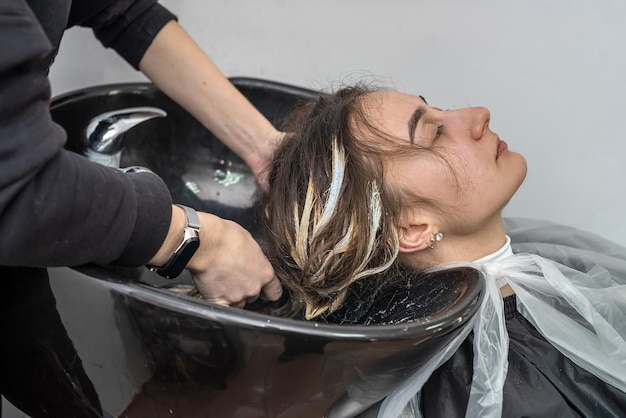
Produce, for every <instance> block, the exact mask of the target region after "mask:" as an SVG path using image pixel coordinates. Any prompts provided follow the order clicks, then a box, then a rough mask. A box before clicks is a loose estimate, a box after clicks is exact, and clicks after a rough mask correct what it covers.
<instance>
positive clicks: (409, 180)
mask: <svg viewBox="0 0 626 418" xmlns="http://www.w3.org/2000/svg"><path fill="white" fill-rule="evenodd" d="M371 99H373V100H371ZM365 109H366V110H365V111H366V113H367V115H368V117H369V118H370V121H371V123H372V124H373V125H374V126H375V127H376V128H379V129H382V130H383V131H384V132H389V133H390V134H391V135H392V136H393V137H395V138H398V139H399V140H401V141H406V143H407V145H409V144H411V143H413V144H415V145H414V146H416V147H418V148H423V149H425V150H426V151H425V152H416V153H408V154H401V155H396V154H394V155H391V154H390V156H389V158H387V159H386V161H385V171H386V175H387V176H388V179H390V181H393V182H397V184H399V185H401V186H403V188H404V189H405V190H408V191H410V192H411V193H413V194H414V195H416V196H419V197H421V198H425V199H428V200H431V201H434V202H437V203H438V204H441V205H443V207H446V208H447V210H448V213H451V214H452V216H448V217H446V216H445V215H444V213H445V211H442V212H441V213H439V214H435V217H439V218H441V219H436V221H437V222H439V223H440V225H439V226H440V227H441V230H444V231H445V232H446V233H450V232H454V231H451V229H453V228H456V229H458V231H456V232H458V233H471V232H472V231H475V230H477V229H476V228H485V227H486V226H488V224H487V223H488V222H490V221H493V220H495V219H498V220H499V219H500V216H501V210H502V208H503V207H504V206H505V205H506V203H507V202H508V201H509V199H510V198H511V197H512V196H513V194H514V193H515V192H516V191H517V189H518V188H519V186H520V185H521V184H522V182H523V181H524V177H525V176H526V160H525V159H524V157H523V156H522V155H521V154H518V153H515V152H512V151H510V150H509V149H508V146H507V144H506V142H504V141H502V140H501V139H500V137H499V136H498V135H497V134H496V133H495V132H492V131H491V130H490V129H489V119H490V114H489V111H488V110H487V109H486V108H482V107H473V108H466V109H458V110H447V111H444V110H441V109H438V108H434V107H431V106H429V105H428V104H427V103H426V102H425V101H424V99H423V98H421V97H419V96H413V95H409V94H403V93H399V92H394V91H381V92H376V93H372V94H371V97H368V98H366V102H365Z"/></svg>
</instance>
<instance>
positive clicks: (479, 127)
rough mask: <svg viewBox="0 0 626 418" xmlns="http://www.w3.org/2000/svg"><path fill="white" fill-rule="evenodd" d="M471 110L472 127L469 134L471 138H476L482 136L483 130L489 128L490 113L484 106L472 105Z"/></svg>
mask: <svg viewBox="0 0 626 418" xmlns="http://www.w3.org/2000/svg"><path fill="white" fill-rule="evenodd" d="M471 110H472V118H473V120H472V122H473V123H472V127H471V130H470V134H471V136H472V138H474V139H476V140H478V139H480V138H482V137H483V135H484V134H485V131H487V129H489V121H490V120H491V113H489V109H487V108H486V107H473V108H471Z"/></svg>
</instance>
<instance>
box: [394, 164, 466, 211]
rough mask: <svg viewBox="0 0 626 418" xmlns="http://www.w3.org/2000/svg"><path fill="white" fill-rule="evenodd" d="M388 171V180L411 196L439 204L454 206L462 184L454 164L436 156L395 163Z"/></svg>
mask: <svg viewBox="0 0 626 418" xmlns="http://www.w3.org/2000/svg"><path fill="white" fill-rule="evenodd" d="M388 171H389V175H390V178H392V179H393V181H394V182H395V183H396V184H398V185H399V186H401V187H402V188H404V189H406V190H407V191H409V192H410V193H411V194H413V195H415V196H416V197H418V198H421V199H427V200H431V201H437V202H441V203H447V204H455V202H456V201H457V200H458V197H459V190H460V189H461V188H462V184H463V183H462V182H459V176H458V174H457V172H458V171H459V170H458V169H456V168H455V167H454V164H450V163H449V162H448V161H446V160H442V159H441V158H440V157H437V156H428V157H420V158H414V159H411V160H410V161H402V162H397V163H395V164H393V166H390V167H389V170H388Z"/></svg>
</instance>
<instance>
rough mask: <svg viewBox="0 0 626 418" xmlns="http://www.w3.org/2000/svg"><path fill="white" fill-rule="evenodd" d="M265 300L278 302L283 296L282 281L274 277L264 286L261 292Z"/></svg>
mask: <svg viewBox="0 0 626 418" xmlns="http://www.w3.org/2000/svg"><path fill="white" fill-rule="evenodd" d="M261 291H262V293H263V296H264V297H265V299H268V300H271V301H277V300H278V299H280V297H281V296H282V295H283V286H282V285H281V284H280V281H279V280H278V279H277V278H276V277H274V278H273V279H272V280H271V281H270V282H269V283H267V284H266V285H265V286H263V289H262V290H261Z"/></svg>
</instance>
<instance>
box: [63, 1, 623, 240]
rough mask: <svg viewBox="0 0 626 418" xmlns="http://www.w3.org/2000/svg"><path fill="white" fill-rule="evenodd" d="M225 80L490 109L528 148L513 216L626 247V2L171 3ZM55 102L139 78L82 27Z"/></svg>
mask: <svg viewBox="0 0 626 418" xmlns="http://www.w3.org/2000/svg"><path fill="white" fill-rule="evenodd" d="M162 2H163V4H165V5H166V6H168V7H169V8H170V9H171V10H172V11H174V12H175V13H177V14H178V16H179V19H180V22H181V23H182V24H183V26H185V27H186V28H187V30H188V31H189V32H190V33H191V34H192V36H193V37H195V39H196V40H197V41H198V43H199V44H200V45H201V46H202V48H203V49H204V50H205V51H206V52H207V53H208V54H209V55H210V56H211V57H212V58H213V59H214V61H215V62H216V63H217V65H218V66H219V67H220V68H221V69H222V70H223V71H224V73H225V74H226V75H228V76H252V77H263V78H269V79H273V80H277V81H282V82H287V83H292V84H297V85H301V86H305V87H312V88H327V87H329V86H331V85H333V83H334V82H335V81H336V80H340V81H346V80H347V79H350V78H352V79H354V78H356V79H360V78H362V77H368V76H375V78H376V79H377V80H382V81H383V82H384V83H385V84H386V85H390V86H392V87H396V88H398V89H401V90H404V91H408V92H412V93H416V94H417V93H419V94H422V95H424V96H425V97H427V98H428V101H429V103H431V104H434V105H436V106H439V107H442V108H455V107H462V106H467V105H484V106H487V107H488V108H489V109H490V110H491V113H492V122H491V126H492V129H493V130H494V131H496V132H498V133H499V135H500V136H501V137H502V138H503V139H505V140H506V141H507V142H508V143H509V147H510V148H511V149H514V150H518V151H520V152H522V153H523V154H524V155H525V156H526V158H527V160H528V165H529V174H528V177H527V179H526V182H525V184H524V185H523V186H522V188H521V190H520V191H519V193H518V194H517V196H516V197H515V198H514V199H513V200H512V201H511V203H510V204H509V206H508V207H507V209H506V212H505V215H507V216H526V217H534V218H543V219H550V220H554V221H558V222H560V223H564V224H568V225H573V226H577V227H580V228H582V229H585V230H589V231H592V232H596V233H598V234H600V235H603V236H605V237H608V238H610V239H612V240H614V241H616V242H619V243H621V244H623V245H626V222H625V221H624V218H623V217H624V216H625V215H626V193H625V191H626V186H624V180H626V164H625V162H626V82H625V81H624V80H625V78H626V25H623V22H624V21H626V2H624V1H622V0H601V1H597V0H551V1H545V0H526V1H523V2H522V1H518V2H511V1H504V0H500V1H498V0H414V1H408V0H406V1H402V0H386V1H384V2H383V1H380V0H344V1H339V0H317V1H303V0H264V1H253V0H230V1H229V0H178V1H174V0H163V1H162ZM51 77H52V81H53V89H54V92H55V94H59V93H62V92H65V91H68V90H73V89H75V88H79V87H82V86H89V85H93V84H102V83H111V82H118V81H133V80H143V78H142V76H141V75H140V74H138V73H136V72H135V71H134V70H132V69H130V68H129V67H127V66H126V64H125V63H124V62H123V61H121V60H120V59H119V58H117V56H116V55H115V54H114V53H113V52H111V51H105V50H103V49H102V48H100V45H99V44H98V43H97V41H95V40H94V39H93V37H92V36H91V34H90V32H89V31H88V30H85V29H72V30H70V31H69V32H68V33H67V34H66V38H65V39H64V43H63V44H62V49H61V53H60V55H59V57H58V59H57V63H56V64H55V67H53V71H52V73H51Z"/></svg>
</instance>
